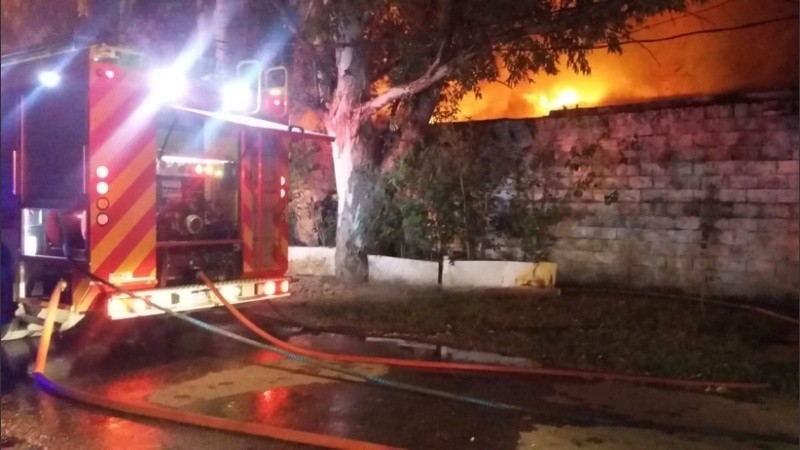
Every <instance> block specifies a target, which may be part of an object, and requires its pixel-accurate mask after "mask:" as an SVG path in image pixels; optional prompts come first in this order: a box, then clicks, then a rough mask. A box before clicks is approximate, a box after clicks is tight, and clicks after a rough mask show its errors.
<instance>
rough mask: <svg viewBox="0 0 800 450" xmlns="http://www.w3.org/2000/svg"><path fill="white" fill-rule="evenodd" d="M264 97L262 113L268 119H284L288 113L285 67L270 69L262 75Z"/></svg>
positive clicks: (287, 77) (287, 75)
mask: <svg viewBox="0 0 800 450" xmlns="http://www.w3.org/2000/svg"><path fill="white" fill-rule="evenodd" d="M262 78H263V80H264V81H263V84H264V90H265V91H266V96H265V100H264V103H265V104H264V111H265V114H266V115H267V116H270V117H284V116H286V114H287V113H288V112H289V107H288V105H287V100H288V98H289V72H288V71H287V70H286V67H283V66H276V67H270V68H269V69H267V70H265V71H264V73H263V77H262Z"/></svg>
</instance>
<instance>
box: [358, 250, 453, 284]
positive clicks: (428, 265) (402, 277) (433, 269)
mask: <svg viewBox="0 0 800 450" xmlns="http://www.w3.org/2000/svg"><path fill="white" fill-rule="evenodd" d="M368 260H369V281H379V282H381V281H382V282H396V283H407V284H414V285H420V286H436V285H437V284H439V263H438V262H431V261H419V260H415V259H405V258H392V257H391V256H376V255H369V257H368Z"/></svg>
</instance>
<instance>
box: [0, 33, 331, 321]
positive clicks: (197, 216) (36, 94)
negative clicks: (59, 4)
mask: <svg viewBox="0 0 800 450" xmlns="http://www.w3.org/2000/svg"><path fill="white" fill-rule="evenodd" d="M240 69H242V70H240V71H237V76H238V78H236V79H234V80H226V81H227V83H225V84H224V85H223V83H221V82H218V81H214V80H213V79H205V80H204V79H194V80H191V79H189V77H187V75H186V74H185V72H186V70H181V69H180V68H176V67H170V68H167V69H159V68H156V67H152V66H150V63H149V62H148V61H147V58H145V57H144V56H143V55H141V54H138V53H135V52H132V51H128V50H125V49H120V48H113V47H109V46H105V45H93V46H90V47H84V48H64V49H56V50H49V51H44V52H39V53H27V54H15V55H10V56H7V57H3V58H2V84H0V86H2V89H0V90H1V91H2V145H3V148H2V151H3V157H4V161H8V164H10V165H11V169H12V170H11V172H12V180H11V183H10V188H11V190H12V193H11V197H13V199H14V205H15V206H14V207H13V210H11V211H8V210H5V211H4V216H6V218H7V217H8V215H9V214H11V215H12V217H14V222H15V223H16V224H18V226H19V228H18V229H17V230H15V231H16V232H18V233H19V234H18V238H19V241H18V242H19V246H18V249H16V250H17V252H15V253H17V257H16V258H15V259H16V261H17V267H16V270H17V280H16V291H17V299H18V301H19V302H20V303H21V305H23V306H24V307H20V308H19V309H18V314H22V315H24V316H25V317H31V315H35V314H37V313H39V311H38V309H37V308H36V307H37V305H38V306H39V307H41V300H42V298H43V297H46V296H48V295H49V294H50V292H51V291H52V290H53V288H54V287H55V286H56V283H57V282H58V281H59V280H65V281H66V282H67V288H66V290H65V291H64V292H63V294H62V297H61V298H62V306H61V308H60V311H59V313H60V314H59V319H57V320H58V321H59V322H60V323H61V329H62V330H64V329H67V328H69V327H71V326H73V325H74V324H75V323H77V321H78V320H80V319H81V318H82V317H83V316H84V315H85V314H86V313H87V312H88V311H99V312H100V313H101V314H104V315H106V316H108V317H109V318H110V319H112V320H117V319H127V318H133V317H139V316H144V315H152V314H159V313H162V312H161V311H160V310H158V309H155V308H152V307H150V306H149V305H148V304H147V303H146V302H144V301H142V300H137V299H134V298H130V297H128V296H127V295H125V294H121V293H119V291H117V290H114V289H112V288H110V287H109V286H107V285H105V284H102V283H99V282H97V281H96V280H94V279H93V278H92V277H90V276H89V274H93V275H94V276H96V277H99V278H101V279H103V280H107V281H109V282H110V283H111V284H113V285H116V286H119V287H120V288H123V289H124V290H126V291H129V292H135V293H136V295H137V296H140V297H144V298H147V299H149V300H150V301H151V302H153V303H155V304H158V305H159V306H163V307H166V308H170V309H172V310H174V311H194V310H201V309H208V308H212V307H215V306H218V305H219V303H218V302H217V301H216V300H215V299H214V298H213V296H212V295H210V292H209V291H208V289H207V288H206V286H205V285H202V284H201V283H200V281H199V280H198V279H197V273H198V272H199V271H202V272H204V273H205V274H206V275H208V276H209V277H210V278H211V279H212V280H214V282H215V283H216V284H217V286H218V287H219V289H220V291H221V292H222V293H223V295H225V297H226V298H227V299H228V300H230V301H231V302H233V303H243V302H252V301H258V300H262V299H268V298H276V297H284V296H288V295H289V292H290V283H289V279H288V278H287V277H286V276H285V273H286V270H287V266H288V256H287V254H288V240H287V232H288V231H287V223H286V208H287V204H288V182H289V180H288V147H287V144H288V141H289V140H290V139H319V140H326V141H330V140H331V138H330V137H329V136H327V135H324V134H319V133H313V132H308V131H305V130H303V129H302V128H300V127H296V126H291V125H288V124H287V123H286V121H285V120H283V117H284V116H285V111H286V103H285V102H286V79H287V77H286V73H285V70H282V69H277V70H263V69H262V68H261V67H260V65H259V64H257V63H254V62H252V61H250V62H246V63H242V64H240ZM276 80H277V82H276ZM268 119H270V120H268ZM9 160H10V161H9ZM6 185H7V184H5V183H4V189H5V186H6ZM5 194H6V193H4V197H5V196H6V195H5ZM6 223H7V221H6ZM31 308H33V310H32V309H31ZM41 317H43V316H42V315H40V318H41ZM28 328H29V330H31V332H32V333H35V331H36V328H37V325H36V324H32V325H29V327H28Z"/></svg>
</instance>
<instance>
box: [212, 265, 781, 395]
mask: <svg viewBox="0 0 800 450" xmlns="http://www.w3.org/2000/svg"><path fill="white" fill-rule="evenodd" d="M198 276H199V278H200V279H201V280H202V281H203V283H204V284H205V285H206V287H208V288H209V289H210V290H211V292H213V293H214V295H215V296H216V297H217V299H218V300H219V301H220V302H222V304H223V305H225V307H226V308H227V309H228V311H229V312H230V313H231V315H233V317H235V318H236V320H238V321H239V322H240V323H241V324H242V325H244V326H245V327H246V328H247V329H249V330H250V331H252V332H253V333H255V334H256V335H258V336H259V337H260V338H262V339H264V340H265V341H267V342H269V343H270V344H272V345H274V346H275V347H278V348H280V349H282V350H284V351H289V352H293V353H296V354H299V355H304V356H308V357H311V358H316V359H321V360H325V361H336V362H347V363H367V364H383V365H388V366H396V367H405V368H411V369H425V370H434V371H447V372H454V371H456V372H457V371H460V372H483V373H495V374H516V375H538V376H542V375H545V376H558V377H569V378H578V379H583V380H604V381H622V382H630V383H642V384H651V385H661V386H669V387H680V388H726V389H739V390H757V389H765V388H767V387H769V384H767V383H741V382H726V381H703V380H686V379H676V378H664V377H651V376H644V375H630V374H623V373H611V372H594V371H588V370H570V369H553V368H543V367H515V366H504V365H492V364H473V363H459V362H442V361H422V360H414V359H400V358H385V357H373V356H363V355H349V354H339V353H328V352H320V351H316V350H311V349H308V348H304V347H299V346H296V345H293V344H290V343H288V342H286V341H283V340H281V339H279V338H277V337H275V336H273V335H271V334H269V333H267V332H266V331H265V330H264V329H263V328H261V327H259V326H258V325H256V324H255V323H253V322H252V321H251V320H250V319H248V318H247V317H246V316H245V315H244V314H242V313H241V311H239V310H238V309H237V308H236V307H235V306H233V304H231V302H229V301H228V300H226V299H225V297H224V296H223V295H222V293H221V292H220V291H219V289H217V287H216V286H215V285H214V283H213V282H212V281H211V280H210V279H209V278H208V277H207V276H206V275H205V274H204V273H203V272H200V273H199V274H198Z"/></svg>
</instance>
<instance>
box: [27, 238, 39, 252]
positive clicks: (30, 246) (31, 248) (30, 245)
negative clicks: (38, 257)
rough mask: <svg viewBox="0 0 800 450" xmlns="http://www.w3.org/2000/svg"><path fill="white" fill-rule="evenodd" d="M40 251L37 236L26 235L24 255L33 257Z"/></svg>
mask: <svg viewBox="0 0 800 450" xmlns="http://www.w3.org/2000/svg"><path fill="white" fill-rule="evenodd" d="M38 249H39V241H38V240H37V239H36V236H31V235H26V236H25V244H24V247H23V250H24V251H23V253H25V254H26V255H29V256H32V255H35V254H36V250H38Z"/></svg>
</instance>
